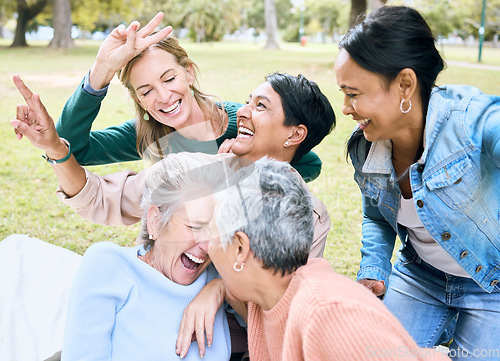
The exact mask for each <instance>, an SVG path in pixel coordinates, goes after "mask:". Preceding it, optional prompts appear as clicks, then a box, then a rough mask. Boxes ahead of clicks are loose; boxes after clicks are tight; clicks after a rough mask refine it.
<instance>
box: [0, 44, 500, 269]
mask: <svg viewBox="0 0 500 361" xmlns="http://www.w3.org/2000/svg"><path fill="white" fill-rule="evenodd" d="M77 44H78V47H77V48H75V49H70V50H57V49H48V48H47V47H46V46H45V45H46V44H34V45H33V46H31V47H30V48H27V49H9V48H7V47H6V46H7V45H8V44H7V43H6V42H5V41H3V42H0V95H1V96H0V155H1V157H0V182H1V183H0V199H1V202H0V239H3V238H5V237H7V236H9V235H11V234H14V233H23V234H29V235H30V236H33V237H37V238H39V239H42V240H44V241H47V242H50V243H53V244H56V245H60V246H63V247H65V248H68V249H70V250H73V251H76V252H78V253H83V252H84V251H85V250H86V248H87V247H88V246H89V245H90V244H92V243H94V242H97V241H104V240H110V241H113V242H116V243H119V244H122V245H132V244H133V243H134V241H135V238H136V236H137V234H138V232H139V225H135V226H131V227H109V226H101V225H95V224H92V223H90V222H88V221H85V220H83V219H81V218H80V217H79V216H77V215H76V214H75V213H74V212H73V211H72V210H71V209H69V208H68V207H66V206H64V205H63V204H62V203H61V202H60V200H59V199H58V198H57V196H56V194H55V189H56V187H57V182H56V179H55V177H54V176H53V174H52V170H51V167H50V166H49V165H48V164H47V163H46V162H45V161H44V160H43V159H42V158H41V156H40V155H41V151H40V150H38V149H35V148H34V147H33V146H31V144H30V143H29V142H28V141H27V140H25V139H23V140H21V141H18V140H16V137H15V136H14V133H13V131H12V128H11V126H10V124H9V122H10V120H11V119H13V117H14V115H15V110H16V109H15V107H16V104H18V103H21V102H22V98H21V96H20V95H19V94H18V93H17V90H16V89H15V88H14V85H13V84H12V80H11V78H12V74H14V73H19V74H20V75H21V77H22V78H23V79H24V80H25V81H26V83H27V84H28V86H30V87H31V89H32V90H33V91H36V92H38V93H39V94H40V95H41V99H42V101H43V102H44V103H45V105H46V107H47V109H48V110H49V113H50V114H51V115H52V116H53V117H54V118H57V117H58V116H59V114H60V112H61V110H62V107H63V105H64V103H65V101H66V100H67V99H68V97H69V96H70V95H71V94H72V93H73V91H74V89H75V88H76V87H77V86H78V85H79V83H80V81H81V79H82V77H83V75H84V74H85V72H86V71H88V69H89V68H90V66H91V65H92V62H93V59H94V57H95V54H96V52H97V49H98V45H99V44H98V43H97V42H92V41H85V42H77ZM182 44H183V45H184V46H185V47H186V49H187V51H188V53H189V54H190V56H191V57H192V58H193V60H195V62H196V63H197V64H198V65H199V67H200V69H201V75H200V84H201V85H202V86H201V88H202V89H203V90H205V91H206V92H209V93H212V94H217V95H218V96H219V97H220V99H223V100H231V101H239V102H244V101H245V100H246V99H247V98H248V95H249V94H250V92H251V91H252V90H253V89H254V88H255V87H256V86H257V85H258V84H260V83H261V82H262V81H263V79H264V76H265V75H266V74H268V73H271V72H274V71H283V72H288V73H291V74H294V75H296V74H299V73H302V74H304V75H305V76H307V77H308V78H309V79H312V80H314V81H316V82H317V83H318V84H319V86H320V87H321V89H322V90H323V92H324V93H325V94H326V95H327V97H328V98H329V99H330V100H331V102H332V105H333V108H334V109H335V112H336V115H337V128H336V129H335V130H334V131H333V132H332V134H331V135H329V136H328V137H327V138H326V139H325V140H324V141H323V142H322V143H321V144H320V145H319V146H318V147H317V148H316V149H315V151H316V152H317V153H318V154H319V155H320V157H321V159H322V160H323V171H322V174H321V176H320V177H319V178H318V179H317V180H316V181H314V182H312V183H310V188H311V190H312V191H313V192H314V193H315V194H316V195H317V196H318V197H319V198H320V199H321V200H322V201H323V202H324V203H325V204H326V206H327V208H328V211H329V214H330V219H331V224H332V229H331V231H330V234H329V236H328V242H327V246H326V250H325V257H326V258H327V259H328V260H329V261H330V263H331V264H332V266H333V267H334V269H335V270H337V271H338V272H340V273H342V274H345V275H347V276H348V277H350V278H354V277H355V274H356V271H357V267H358V263H359V258H360V252H359V248H360V236H361V207H360V194H359V190H358V188H357V186H356V184H355V183H354V180H353V179H352V169H351V166H350V165H349V164H348V163H347V162H346V160H345V151H344V147H345V141H346V140H347V138H348V136H349V134H350V132H351V131H352V129H353V127H354V122H353V121H352V120H351V119H350V118H348V117H346V116H344V115H343V114H342V113H341V104H342V94H341V93H340V92H339V90H338V87H337V85H336V83H335V78H334V74H333V63H334V59H335V56H336V53H337V46H336V45H335V44H308V45H307V46H306V47H300V46H299V45H298V44H283V45H282V50H279V51H265V50H262V45H263V44H254V43H231V42H223V43H214V44H193V43H190V42H182ZM472 51H474V50H472ZM443 53H444V54H445V55H448V54H450V55H449V56H450V60H457V61H460V62H462V61H464V59H465V60H468V59H470V55H468V54H470V53H471V48H458V47H453V48H452V49H451V48H450V50H449V51H448V48H444V51H443ZM476 54H477V49H476ZM483 59H484V62H485V63H487V64H489V65H496V66H498V67H500V60H499V59H500V49H492V48H484V49H483ZM499 79H500V71H498V70H491V69H488V70H486V69H481V68H479V69H478V68H476V67H473V68H470V67H467V66H465V65H463V64H462V63H460V66H459V65H450V66H449V67H448V69H447V70H446V71H445V72H444V73H443V74H442V75H441V76H440V78H439V84H446V83H455V84H456V83H465V84H471V85H474V86H477V87H479V88H481V89H482V90H483V91H485V92H487V93H492V94H500V80H499ZM133 116H134V115H133V106H132V102H131V101H130V100H129V98H128V94H127V92H126V91H125V89H124V88H123V86H121V84H119V82H118V81H116V80H115V81H113V82H112V84H111V86H110V90H109V93H108V96H107V98H106V101H105V102H104V103H103V106H102V110H101V114H100V116H99V117H98V119H97V121H96V122H95V126H94V128H95V129H100V128H103V127H105V126H108V125H112V124H117V123H121V122H123V121H125V120H128V119H131V118H132V117H133ZM143 167H144V165H143V163H142V162H141V161H138V162H129V163H121V164H114V165H107V166H99V167H90V169H91V170H92V171H94V172H96V173H98V174H102V175H103V174H107V173H110V172H115V171H120V170H126V169H133V170H137V171H139V170H141V169H143Z"/></svg>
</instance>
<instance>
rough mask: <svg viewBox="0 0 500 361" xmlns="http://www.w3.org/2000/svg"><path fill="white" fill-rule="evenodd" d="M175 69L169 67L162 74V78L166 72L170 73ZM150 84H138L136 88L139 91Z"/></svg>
mask: <svg viewBox="0 0 500 361" xmlns="http://www.w3.org/2000/svg"><path fill="white" fill-rule="evenodd" d="M174 70H175V69H167V70H165V71H164V72H163V74H162V75H160V79H161V78H163V77H164V76H165V75H166V74H168V73H170V72H171V71H174ZM148 86H150V85H149V84H144V85H141V86H138V87H137V89H135V91H138V90H139V89H141V88H144V87H148Z"/></svg>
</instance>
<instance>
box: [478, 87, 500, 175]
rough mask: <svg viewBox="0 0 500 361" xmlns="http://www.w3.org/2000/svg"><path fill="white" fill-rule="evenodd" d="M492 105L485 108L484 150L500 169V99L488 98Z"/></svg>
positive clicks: (495, 97) (489, 104)
mask: <svg viewBox="0 0 500 361" xmlns="http://www.w3.org/2000/svg"><path fill="white" fill-rule="evenodd" d="M488 99H489V101H490V102H491V103H488V104H487V105H486V106H485V111H484V113H483V114H482V116H483V117H484V119H485V120H484V131H483V139H482V143H483V144H482V149H483V151H484V152H485V154H487V155H488V156H489V157H490V158H491V161H492V162H493V164H494V165H495V166H496V167H497V168H500V97H498V96H490V97H488Z"/></svg>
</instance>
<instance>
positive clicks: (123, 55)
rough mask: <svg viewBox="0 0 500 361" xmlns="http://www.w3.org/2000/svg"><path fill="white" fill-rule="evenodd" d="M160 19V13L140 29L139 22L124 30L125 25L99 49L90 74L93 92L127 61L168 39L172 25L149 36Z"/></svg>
mask: <svg viewBox="0 0 500 361" xmlns="http://www.w3.org/2000/svg"><path fill="white" fill-rule="evenodd" d="M162 19H163V13H162V12H159V13H158V14H156V16H155V17H154V18H153V19H152V20H151V21H150V22H149V23H148V24H147V25H146V26H145V27H143V28H142V29H141V30H139V28H140V24H139V22H138V21H133V22H132V23H130V25H129V26H128V27H127V28H126V27H125V26H124V25H119V26H118V27H116V28H115V29H114V30H113V31H112V32H111V33H110V34H109V35H108V36H107V37H106V39H105V40H104V41H103V43H102V44H101V46H100V48H99V51H98V53H97V57H96V60H95V63H94V65H93V66H92V70H91V72H90V85H91V86H92V87H93V88H94V89H101V88H103V87H104V86H106V85H107V84H109V82H110V81H111V79H113V76H114V74H115V73H116V72H117V71H118V70H119V69H121V68H123V67H124V66H125V65H126V64H127V62H128V61H129V60H131V59H132V58H133V57H134V56H136V55H137V54H139V53H141V52H142V51H143V50H144V49H146V48H147V47H148V46H150V45H152V44H155V43H157V42H159V41H160V40H161V39H163V38H164V37H166V36H168V35H169V34H170V33H171V32H172V27H171V26H167V27H166V28H164V29H162V30H160V31H158V32H157V33H155V34H152V33H153V31H154V30H155V29H156V27H157V26H158V25H159V24H160V22H161V21H162Z"/></svg>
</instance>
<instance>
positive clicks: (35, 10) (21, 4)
mask: <svg viewBox="0 0 500 361" xmlns="http://www.w3.org/2000/svg"><path fill="white" fill-rule="evenodd" d="M45 5H47V0H37V1H36V2H35V3H33V5H31V6H28V4H27V3H26V0H17V25H16V34H15V35H14V41H13V42H12V44H11V47H17V46H20V47H24V46H28V43H27V42H26V29H27V27H28V22H30V20H32V19H33V18H34V17H35V16H37V15H38V14H39V13H41V12H42V10H43V8H44V7H45Z"/></svg>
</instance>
